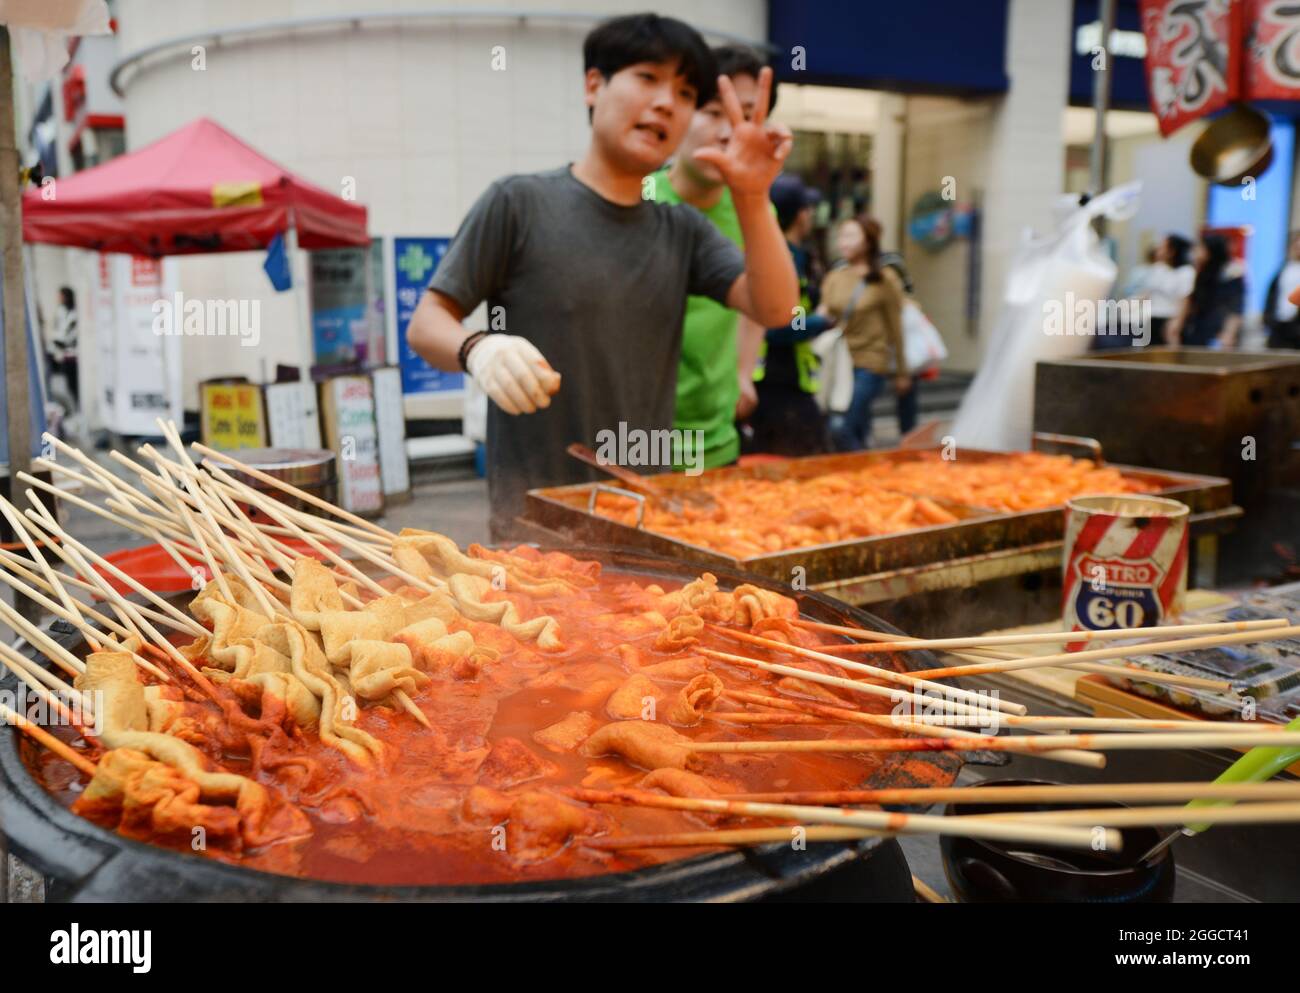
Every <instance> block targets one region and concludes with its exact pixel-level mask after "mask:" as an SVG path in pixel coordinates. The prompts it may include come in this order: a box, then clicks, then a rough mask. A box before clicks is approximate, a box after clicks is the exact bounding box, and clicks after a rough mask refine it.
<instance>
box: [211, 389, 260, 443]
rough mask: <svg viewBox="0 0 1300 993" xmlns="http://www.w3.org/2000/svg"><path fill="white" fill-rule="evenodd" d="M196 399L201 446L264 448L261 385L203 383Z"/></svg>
mask: <svg viewBox="0 0 1300 993" xmlns="http://www.w3.org/2000/svg"><path fill="white" fill-rule="evenodd" d="M199 401H200V407H201V409H202V434H203V443H204V444H205V445H208V446H209V447H211V448H218V449H221V450H222V451H231V450H233V449H238V448H265V447H266V419H265V417H264V416H263V414H262V390H261V387H258V386H255V385H254V384H252V383H203V384H201V385H200V387H199Z"/></svg>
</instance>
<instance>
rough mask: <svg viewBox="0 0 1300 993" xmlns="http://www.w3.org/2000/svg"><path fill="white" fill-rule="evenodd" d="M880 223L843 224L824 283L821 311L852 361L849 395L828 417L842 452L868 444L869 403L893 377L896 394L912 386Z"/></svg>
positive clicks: (896, 284) (896, 286) (899, 300)
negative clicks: (883, 259) (838, 261)
mask: <svg viewBox="0 0 1300 993" xmlns="http://www.w3.org/2000/svg"><path fill="white" fill-rule="evenodd" d="M880 233H881V229H880V223H879V222H878V221H876V220H875V219H874V218H871V217H867V216H865V215H862V216H859V217H853V218H849V219H848V220H846V221H843V222H841V224H840V226H839V229H838V230H837V231H836V248H837V249H838V251H839V254H840V257H841V258H842V259H843V260H844V262H843V264H842V265H840V266H838V267H836V268H835V269H832V270H831V271H830V272H829V273H827V274H826V278H825V279H824V280H823V281H822V302H821V308H820V309H821V310H823V311H825V313H826V314H827V315H829V316H830V317H831V318H832V319H834V320H835V321H836V323H838V324H839V325H840V326H841V327H842V328H843V334H844V341H845V344H847V345H848V347H849V355H850V356H851V357H852V359H853V399H852V400H851V401H850V402H849V407H848V410H846V411H845V412H844V413H843V414H838V415H835V416H834V417H832V419H831V435H832V437H833V438H834V440H835V445H836V447H837V448H839V449H840V451H844V452H852V451H857V450H859V449H862V448H867V447H868V446H869V445H870V443H871V403H872V401H873V400H875V398H876V397H877V396H878V395H879V394H880V392H881V391H882V390H883V389H884V388H885V386H886V384H887V383H888V382H889V381H890V378H891V376H892V379H893V383H894V390H895V392H897V393H899V394H902V393H906V392H907V391H908V390H910V389H912V377H911V375H910V374H909V372H908V369H907V364H906V363H907V360H906V358H905V357H904V356H905V352H904V350H903V298H904V297H903V286H902V283H901V281H900V280H899V278H898V276H897V275H896V274H895V273H894V271H893V270H892V269H883V268H882V267H881V265H880Z"/></svg>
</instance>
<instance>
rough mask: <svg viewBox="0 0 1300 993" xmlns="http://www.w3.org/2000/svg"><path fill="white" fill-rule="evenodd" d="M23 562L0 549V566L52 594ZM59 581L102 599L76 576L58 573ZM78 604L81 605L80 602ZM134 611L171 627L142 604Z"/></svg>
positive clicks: (155, 612) (92, 585) (48, 586)
mask: <svg viewBox="0 0 1300 993" xmlns="http://www.w3.org/2000/svg"><path fill="white" fill-rule="evenodd" d="M24 562H25V560H24V559H22V558H20V557H19V556H17V555H15V554H14V553H13V552H10V551H6V550H5V549H0V564H3V565H4V566H5V567H6V568H8V569H9V570H10V571H11V572H14V573H17V574H18V575H20V576H22V577H23V578H24V579H26V580H27V581H28V582H30V583H35V584H37V585H38V586H41V587H43V588H44V589H45V590H46V592H48V593H53V592H54V589H53V587H51V586H50V585H49V584H48V583H46V582H45V581H44V580H43V579H40V578H39V577H37V576H34V575H33V574H32V572H31V570H29V569H27V568H26V567H25V566H24ZM72 568H76V567H75V566H73V567H72ZM59 581H60V582H62V583H65V584H67V585H68V586H75V587H76V588H77V589H79V590H84V591H86V592H87V593H90V594H91V595H92V596H97V597H103V595H104V594H103V591H102V590H101V589H100V588H99V587H98V586H96V585H95V584H94V583H88V582H86V580H84V579H81V578H79V577H77V576H69V575H68V574H67V573H63V572H61V573H59ZM78 602H79V603H81V601H78ZM82 609H83V610H85V609H87V608H86V607H85V605H84V603H82ZM135 609H136V610H138V611H140V613H142V614H144V615H145V616H146V617H148V618H149V619H150V620H152V621H157V622H158V623H159V624H167V625H171V624H172V623H173V622H172V620H171V619H170V618H168V617H165V616H164V615H162V614H160V613H158V612H157V611H155V610H152V609H151V608H149V607H146V606H144V605H143V604H136V605H135ZM130 633H131V634H136V635H137V637H138V636H139V635H138V633H137V632H134V631H133V632H130ZM141 640H143V639H141Z"/></svg>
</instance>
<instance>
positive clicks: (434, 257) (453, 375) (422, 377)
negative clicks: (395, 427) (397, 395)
mask: <svg viewBox="0 0 1300 993" xmlns="http://www.w3.org/2000/svg"><path fill="white" fill-rule="evenodd" d="M450 244H451V239H450V238H394V239H393V274H394V286H395V287H396V290H397V292H396V293H395V294H394V299H395V300H396V301H397V355H398V364H399V365H400V366H401V370H402V392H403V393H442V392H446V391H447V390H459V389H463V388H464V386H465V374H464V373H462V372H443V371H442V370H441V369H435V368H433V366H431V365H429V363H428V362H425V361H424V359H422V358H420V356H418V355H416V354H415V352H414V351H412V350H411V346H410V345H408V344H407V343H406V327H407V325H408V324H410V323H411V315H412V314H414V313H415V308H416V307H417V306H419V303H420V299H421V298H422V297H423V296H424V291H425V288H426V287H427V286H428V285H429V280H430V278H432V276H433V271H434V270H435V269H437V268H438V263H439V262H441V261H442V257H443V256H444V255H446V254H447V246H448V245H450Z"/></svg>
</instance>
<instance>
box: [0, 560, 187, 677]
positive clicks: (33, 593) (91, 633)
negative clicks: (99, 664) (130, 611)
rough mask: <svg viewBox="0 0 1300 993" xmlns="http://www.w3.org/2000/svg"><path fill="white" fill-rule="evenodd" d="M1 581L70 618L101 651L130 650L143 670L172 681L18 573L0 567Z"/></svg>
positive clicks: (121, 630)
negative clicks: (34, 586) (11, 572)
mask: <svg viewBox="0 0 1300 993" xmlns="http://www.w3.org/2000/svg"><path fill="white" fill-rule="evenodd" d="M0 582H3V583H6V584H7V585H9V586H11V587H13V588H14V589H15V590H17V591H18V592H19V593H21V594H23V596H26V597H29V598H30V599H31V600H33V601H35V602H36V603H39V604H40V605H41V606H42V607H44V608H45V609H46V610H48V611H49V612H50V613H51V614H53V615H54V616H55V617H59V618H62V619H63V620H65V621H67V622H68V623H69V624H71V625H72V626H73V627H75V628H76V629H77V630H79V631H80V632H81V633H82V635H83V636H84V637H85V639H86V642H87V643H88V644H89V645H90V646H91V648H92V650H93V651H100V650H101V649H102V648H103V647H104V646H107V647H108V648H109V649H110V650H111V651H115V652H126V653H127V654H129V655H130V656H131V657H132V658H133V659H134V660H135V664H136V665H138V666H140V667H141V668H142V669H145V670H147V671H149V672H150V673H152V674H153V675H155V676H157V677H159V678H160V679H162V680H163V681H164V682H167V681H169V677H168V676H167V674H166V673H165V672H163V671H162V670H161V669H159V668H158V667H157V666H155V665H154V664H153V663H152V662H149V661H148V660H147V659H144V658H141V657H140V656H139V655H137V654H136V653H135V652H131V651H128V650H127V648H126V647H125V646H123V645H121V644H120V643H119V642H117V641H116V640H115V639H112V638H109V637H107V636H106V635H104V634H103V633H102V632H99V631H96V630H95V629H94V628H93V627H91V626H90V625H89V624H88V623H86V620H85V618H83V617H82V616H81V613H80V612H74V611H70V610H67V609H66V608H64V607H62V606H61V605H60V604H58V603H56V602H55V601H53V600H51V599H50V598H49V597H47V596H46V595H45V594H43V593H41V592H40V591H39V590H35V589H33V588H32V587H31V586H28V585H27V584H26V583H24V582H23V581H22V580H20V579H17V578H16V577H14V576H11V575H10V574H9V573H7V572H5V571H3V570H0ZM73 602H74V603H75V602H79V601H73ZM86 611H87V613H89V614H91V615H92V616H93V617H95V618H96V619H97V620H99V622H100V623H102V624H103V625H104V626H105V627H107V628H109V629H110V630H113V631H115V632H117V633H118V634H120V635H121V636H122V637H124V638H130V637H131V632H130V631H128V630H127V629H126V628H125V627H123V626H122V625H121V624H118V623H117V622H116V621H114V620H111V619H110V618H108V617H105V616H104V615H103V614H101V613H100V612H99V611H97V610H91V609H90V608H86Z"/></svg>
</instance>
